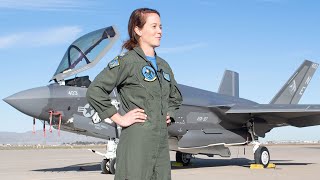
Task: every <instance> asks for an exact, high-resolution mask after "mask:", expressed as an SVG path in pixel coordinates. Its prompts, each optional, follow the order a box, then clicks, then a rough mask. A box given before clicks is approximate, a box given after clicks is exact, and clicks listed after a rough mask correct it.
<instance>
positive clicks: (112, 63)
mask: <svg viewBox="0 0 320 180" xmlns="http://www.w3.org/2000/svg"><path fill="white" fill-rule="evenodd" d="M119 65H120V63H119V56H116V57H115V58H114V59H113V60H112V61H110V62H109V64H108V66H109V68H110V69H112V68H114V67H117V66H119Z"/></svg>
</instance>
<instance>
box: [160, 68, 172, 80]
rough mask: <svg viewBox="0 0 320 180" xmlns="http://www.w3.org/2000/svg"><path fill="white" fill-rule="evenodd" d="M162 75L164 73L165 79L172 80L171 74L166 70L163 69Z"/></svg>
mask: <svg viewBox="0 0 320 180" xmlns="http://www.w3.org/2000/svg"><path fill="white" fill-rule="evenodd" d="M162 75H163V77H164V79H165V80H167V81H169V82H170V81H171V79H170V74H169V73H166V72H164V71H162Z"/></svg>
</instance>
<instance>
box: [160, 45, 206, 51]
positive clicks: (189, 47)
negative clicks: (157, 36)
mask: <svg viewBox="0 0 320 180" xmlns="http://www.w3.org/2000/svg"><path fill="white" fill-rule="evenodd" d="M205 46H207V44H206V43H194V44H190V45H183V46H178V47H171V48H159V49H158V50H157V52H159V53H162V54H169V53H183V52H188V51H191V50H194V49H198V48H202V47H205Z"/></svg>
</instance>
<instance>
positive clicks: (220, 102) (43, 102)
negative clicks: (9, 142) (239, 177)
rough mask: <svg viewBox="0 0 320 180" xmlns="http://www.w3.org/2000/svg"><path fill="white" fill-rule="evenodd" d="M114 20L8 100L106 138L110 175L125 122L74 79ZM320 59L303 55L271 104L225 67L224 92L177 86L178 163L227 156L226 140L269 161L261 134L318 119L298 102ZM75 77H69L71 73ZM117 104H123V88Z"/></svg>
mask: <svg viewBox="0 0 320 180" xmlns="http://www.w3.org/2000/svg"><path fill="white" fill-rule="evenodd" d="M118 37H119V34H118V31H117V30H116V28H115V27H114V26H110V27H107V28H103V29H100V30H96V31H94V32H91V33H88V34H86V35H84V36H82V37H80V38H79V39H77V40H76V41H74V42H73V43H72V44H71V45H70V46H69V48H68V49H67V51H66V53H65V55H64V56H63V59H62V61H61V63H60V65H59V67H58V69H57V71H56V72H55V74H54V76H53V77H52V79H51V80H53V81H54V83H52V84H50V85H48V86H42V87H37V88H33V89H29V90H25V91H21V92H19V93H16V94H14V95H12V96H9V97H7V98H5V99H4V101H6V102H7V103H8V104H10V105H11V106H13V107H14V108H16V109H17V110H19V111H21V112H22V113H24V114H27V115H29V116H31V117H33V118H36V119H39V120H43V121H45V122H46V123H47V124H50V125H52V126H53V127H55V128H57V129H59V130H60V129H61V130H64V131H69V132H73V133H77V134H84V135H88V136H93V137H98V138H103V139H107V140H108V144H107V153H106V154H102V153H99V152H96V151H94V150H92V151H93V152H95V153H97V154H101V155H102V156H104V159H103V161H102V166H101V167H102V171H103V172H104V173H109V172H110V173H114V172H115V162H116V161H115V159H116V153H115V152H116V147H117V142H118V138H119V136H120V135H121V134H120V133H121V127H118V126H117V125H116V124H114V123H112V121H111V120H110V119H105V120H100V119H99V116H98V115H97V113H96V112H95V110H94V109H93V108H92V107H90V105H89V104H88V102H87V100H86V96H85V95H86V91H87V87H88V86H89V85H90V82H91V81H90V80H89V77H88V76H84V77H76V78H70V76H73V75H76V74H78V73H79V72H82V71H85V70H87V69H89V68H91V67H93V66H94V65H96V64H97V63H98V62H99V61H100V60H101V59H102V58H103V57H104V55H105V54H106V53H107V51H108V50H109V49H110V48H111V47H112V45H113V44H114V42H115V41H116V40H117V39H118ZM317 68H318V64H317V63H313V62H311V61H304V62H303V64H302V65H301V66H300V67H299V68H298V69H297V71H296V72H295V73H294V74H293V75H292V76H291V77H290V78H289V80H288V81H287V83H286V84H285V85H284V86H283V87H282V89H280V91H279V92H278V93H277V94H276V95H275V96H274V98H273V99H272V100H271V102H270V103H269V104H258V103H256V102H253V101H250V100H247V99H243V98H240V97H239V76H238V74H237V73H236V72H233V71H226V72H225V74H224V78H223V79H222V82H221V84H220V87H219V90H218V93H214V92H210V91H205V90H201V89H198V88H194V87H190V86H186V85H181V84H180V85H179V89H180V91H181V93H182V96H183V104H182V106H181V107H180V109H179V111H178V112H177V113H176V117H175V121H174V122H173V123H172V124H171V125H170V126H169V127H168V131H169V136H170V137H169V144H170V149H171V150H172V151H176V161H178V162H181V163H183V164H184V165H188V164H189V163H190V160H191V156H192V155H195V154H205V155H208V156H213V155H219V156H222V157H229V156H230V151H229V148H228V146H233V145H248V144H252V145H253V153H254V158H255V162H256V163H259V164H262V165H263V166H265V167H266V166H268V164H269V161H270V154H269V151H268V149H267V148H266V147H264V146H260V143H259V142H258V137H265V134H266V133H268V132H269V131H270V130H271V129H273V128H276V127H281V126H295V127H307V126H314V125H319V124H320V104H319V105H298V104H297V103H298V102H299V100H300V98H301V96H302V95H303V93H304V92H305V89H306V88H307V86H308V84H309V83H310V80H311V78H312V76H313V74H314V72H315V71H316V69H317ZM67 78H69V79H67ZM111 96H112V99H113V105H114V106H116V107H117V108H120V110H119V111H121V102H120V101H119V99H118V97H117V92H116V91H113V92H112V94H111Z"/></svg>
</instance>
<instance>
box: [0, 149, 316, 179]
mask: <svg viewBox="0 0 320 180" xmlns="http://www.w3.org/2000/svg"><path fill="white" fill-rule="evenodd" d="M267 147H268V149H269V151H270V154H271V162H272V163H274V164H276V167H275V168H270V169H250V164H251V163H253V161H252V160H253V153H252V146H246V147H243V146H239V147H232V149H231V152H232V156H231V157H230V158H221V157H218V156H215V157H207V156H203V155H196V156H195V158H194V159H192V161H191V162H192V164H191V165H190V166H187V167H172V179H173V180H198V179H199V180H200V179H201V180H207V179H208V180H210V179H223V180H229V179H230V180H231V179H232V180H235V179H236V180H250V179H259V180H270V179H277V180H278V179H281V180H283V179H290V180H295V179H297V180H301V179H304V180H307V179H308V180H309V179H319V176H320V145H312V144H310V145H308V144H306V145H267ZM96 150H99V151H100V152H105V150H104V149H102V148H100V149H96ZM244 150H245V153H244ZM170 156H171V161H172V162H174V160H175V152H170ZM0 160H1V163H0V177H1V179H19V180H20V179H21V180H25V179H27V180H29V179H39V180H40V179H41V180H49V179H58V180H59V179H76V180H88V179H90V180H95V179H104V180H113V178H114V175H110V174H102V173H101V170H100V162H101V160H102V157H101V156H99V155H97V154H93V153H91V152H89V151H88V150H87V149H85V148H83V149H71V148H64V149H25V150H0Z"/></svg>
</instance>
